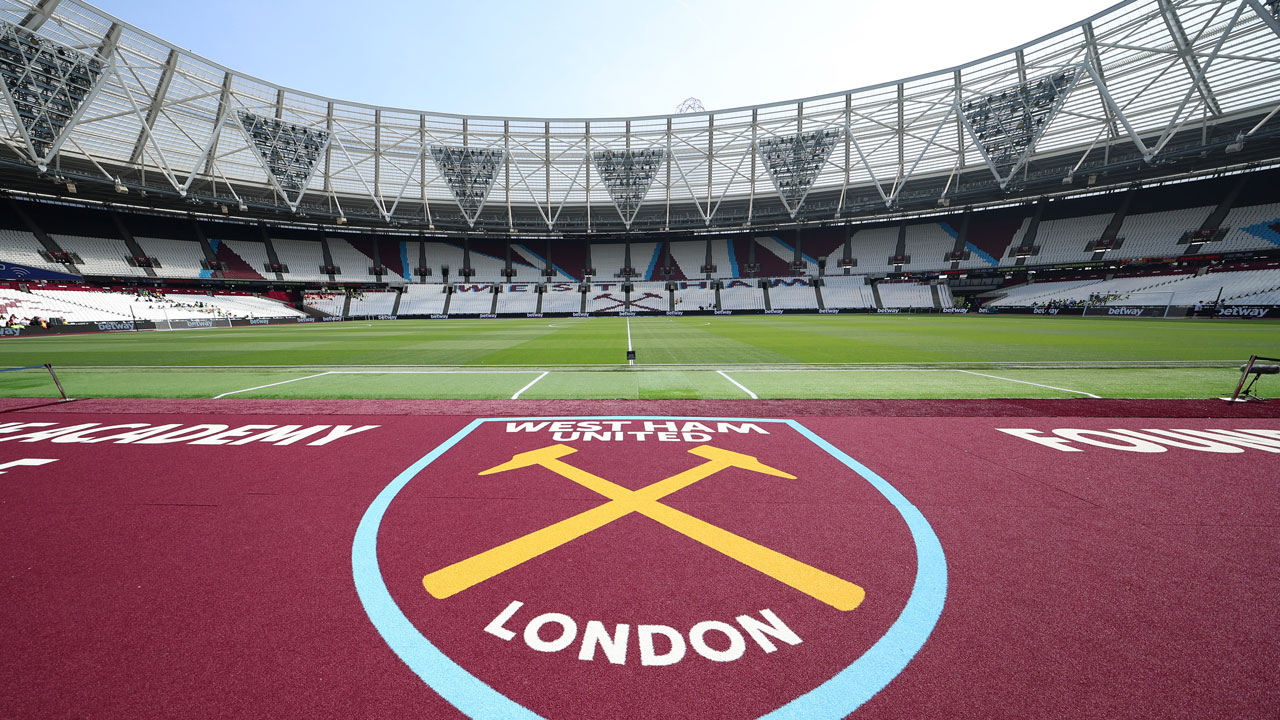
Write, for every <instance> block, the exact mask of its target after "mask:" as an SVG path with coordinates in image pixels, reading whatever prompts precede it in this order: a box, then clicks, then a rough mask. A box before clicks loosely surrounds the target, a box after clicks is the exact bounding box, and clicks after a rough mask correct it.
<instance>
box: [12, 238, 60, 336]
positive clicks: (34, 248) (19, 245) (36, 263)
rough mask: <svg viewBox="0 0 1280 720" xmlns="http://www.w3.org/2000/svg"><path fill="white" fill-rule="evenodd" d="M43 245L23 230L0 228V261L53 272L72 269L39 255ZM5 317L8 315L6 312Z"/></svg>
mask: <svg viewBox="0 0 1280 720" xmlns="http://www.w3.org/2000/svg"><path fill="white" fill-rule="evenodd" d="M41 250H44V246H43V245H41V244H40V241H39V240H38V239H36V236H35V235H32V234H31V233H29V232H26V231H25V230H9V229H6V228H0V262H9V263H15V264H17V265H26V266H27V267H33V268H39V269H41V270H52V271H53V272H60V273H70V272H72V270H71V269H70V268H68V267H67V266H66V265H63V264H62V263H56V262H49V261H48V260H45V259H44V258H42V257H40V251H41ZM5 317H8V315H7V314H6V315H5Z"/></svg>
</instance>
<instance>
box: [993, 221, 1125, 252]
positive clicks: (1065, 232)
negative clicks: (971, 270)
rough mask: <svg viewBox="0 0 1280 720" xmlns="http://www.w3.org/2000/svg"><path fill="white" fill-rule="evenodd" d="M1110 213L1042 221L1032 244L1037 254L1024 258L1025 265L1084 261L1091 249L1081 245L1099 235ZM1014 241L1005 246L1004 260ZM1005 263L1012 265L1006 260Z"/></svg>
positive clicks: (1092, 240) (1012, 248)
mask: <svg viewBox="0 0 1280 720" xmlns="http://www.w3.org/2000/svg"><path fill="white" fill-rule="evenodd" d="M1113 215H1114V213H1107V214H1104V215H1086V216H1084V217H1077V218H1064V219H1061V220H1043V221H1041V223H1040V227H1039V230H1038V232H1037V234H1036V239H1035V244H1036V245H1038V246H1039V247H1040V253H1039V254H1037V255H1034V256H1032V257H1030V258H1028V259H1027V263H1026V264H1027V265H1055V264H1059V263H1062V264H1065V263H1083V262H1088V261H1089V260H1090V259H1091V258H1092V257H1093V252H1092V251H1090V250H1085V246H1087V245H1088V244H1089V243H1091V242H1094V241H1096V240H1098V239H1099V238H1101V237H1102V232H1103V231H1104V230H1106V229H1107V225H1108V224H1109V223H1110V222H1111V218H1112V217H1113ZM1016 247H1017V245H1016V244H1014V245H1010V246H1009V251H1008V254H1007V255H1006V260H1012V259H1013V255H1012V253H1013V251H1014V249H1015V248H1016ZM1005 264H1010V265H1011V264H1013V263H1012V262H1007V263H1005Z"/></svg>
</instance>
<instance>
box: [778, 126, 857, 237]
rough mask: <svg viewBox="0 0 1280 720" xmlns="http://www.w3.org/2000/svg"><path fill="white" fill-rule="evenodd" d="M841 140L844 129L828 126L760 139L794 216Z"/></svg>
mask: <svg viewBox="0 0 1280 720" xmlns="http://www.w3.org/2000/svg"><path fill="white" fill-rule="evenodd" d="M839 140H840V131H839V130H837V129H834V128H828V129H826V130H818V131H815V132H807V133H800V134H798V135H775V136H774V137H769V138H765V139H764V140H761V141H760V143H759V147H760V156H761V157H763V158H764V165H765V167H767V168H769V175H770V176H771V177H772V178H773V184H774V187H776V188H777V189H778V195H779V196H780V197H781V198H782V203H783V204H784V205H785V206H786V208H787V212H789V213H791V216H792V217H795V214H796V213H797V212H798V211H799V210H800V206H801V205H803V204H804V199H805V197H806V196H808V195H809V188H811V187H813V181H814V180H816V179H817V178H818V173H820V172H822V168H823V166H824V165H826V164H827V158H828V157H830V156H831V151H832V149H834V148H835V146H836V142H837V141H839Z"/></svg>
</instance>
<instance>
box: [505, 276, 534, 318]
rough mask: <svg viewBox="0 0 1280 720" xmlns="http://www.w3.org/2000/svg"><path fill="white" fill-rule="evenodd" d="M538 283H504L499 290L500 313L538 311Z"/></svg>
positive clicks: (518, 313) (514, 313) (513, 313)
mask: <svg viewBox="0 0 1280 720" xmlns="http://www.w3.org/2000/svg"><path fill="white" fill-rule="evenodd" d="M537 291H538V285H537V283H512V284H508V285H502V286H500V287H499V291H498V306H497V309H496V310H495V311H494V312H496V313H498V314H499V315H525V314H528V313H534V312H537V311H538V292H537Z"/></svg>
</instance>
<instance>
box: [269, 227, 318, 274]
mask: <svg viewBox="0 0 1280 720" xmlns="http://www.w3.org/2000/svg"><path fill="white" fill-rule="evenodd" d="M271 247H273V248H275V251H276V257H278V258H280V264H281V265H283V266H285V267H287V268H288V271H287V272H285V273H284V274H285V276H286V277H288V278H289V279H290V280H302V281H304V282H325V281H327V280H328V279H329V275H328V273H322V272H320V267H321V266H322V265H324V264H325V262H324V250H323V249H322V248H321V246H320V243H318V242H316V241H314V240H291V239H288V238H272V239H271ZM265 251H266V246H263V252H264V253H265ZM264 262H267V261H266V260H265V259H264Z"/></svg>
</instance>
